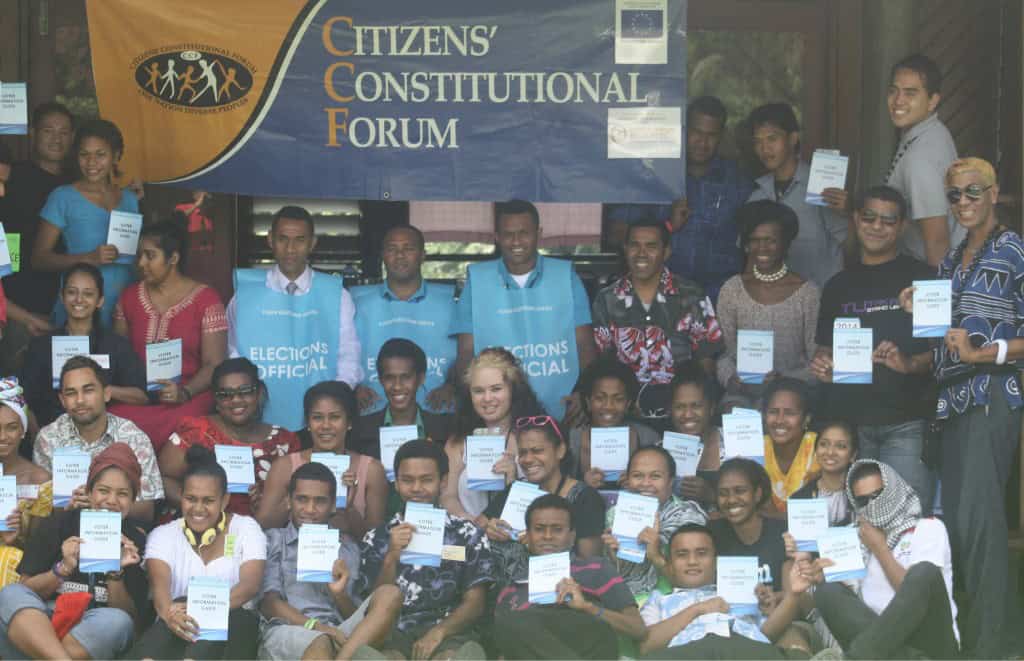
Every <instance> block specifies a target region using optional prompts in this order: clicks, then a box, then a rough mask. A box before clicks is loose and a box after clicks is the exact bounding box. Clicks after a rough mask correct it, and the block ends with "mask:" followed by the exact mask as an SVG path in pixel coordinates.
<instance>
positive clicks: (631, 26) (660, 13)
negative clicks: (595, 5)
mask: <svg viewBox="0 0 1024 661" xmlns="http://www.w3.org/2000/svg"><path fill="white" fill-rule="evenodd" d="M666 5H667V2H666V0H616V1H615V64H666V63H668V15H667V13H668V12H667V11H666V9H667V7H666Z"/></svg>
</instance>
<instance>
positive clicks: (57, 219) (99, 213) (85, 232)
mask: <svg viewBox="0 0 1024 661" xmlns="http://www.w3.org/2000/svg"><path fill="white" fill-rule="evenodd" d="M116 209H117V210H118V211H129V212H131V213H138V212H139V200H138V198H136V197H135V193H133V192H131V191H130V190H122V191H121V200H120V201H119V202H118V203H117V207H116ZM39 216H40V217H41V218H42V219H43V220H45V221H46V222H48V223H50V224H51V225H53V226H54V227H56V228H57V229H59V230H60V232H61V235H63V237H64V243H65V244H67V247H68V254H69V255H81V254H85V253H90V252H92V251H93V250H96V248H98V247H100V246H102V245H103V244H105V243H106V242H107V230H108V229H109V225H110V212H109V211H107V210H106V209H104V208H103V207H100V206H97V205H96V204H94V203H93V202H91V201H90V200H89V199H87V198H86V197H85V196H84V195H82V194H81V193H80V192H79V191H78V189H77V188H75V187H74V186H73V185H71V184H68V185H65V186H58V187H57V188H55V189H54V190H53V192H52V193H50V196H49V197H47V198H46V204H45V205H44V206H43V210H42V211H40V212H39ZM100 272H101V273H102V274H103V299H104V300H103V309H102V311H101V317H102V320H103V325H104V326H106V327H109V326H110V319H111V316H112V315H113V312H114V306H115V305H116V304H117V300H118V298H120V297H121V290H122V289H124V288H125V287H126V286H127V285H128V284H129V283H131V282H134V280H135V267H134V265H132V264H105V265H103V266H101V267H100ZM55 316H56V318H57V323H58V324H60V323H63V322H64V319H65V318H66V312H65V310H64V307H63V305H61V303H60V301H58V302H57V306H56V308H55Z"/></svg>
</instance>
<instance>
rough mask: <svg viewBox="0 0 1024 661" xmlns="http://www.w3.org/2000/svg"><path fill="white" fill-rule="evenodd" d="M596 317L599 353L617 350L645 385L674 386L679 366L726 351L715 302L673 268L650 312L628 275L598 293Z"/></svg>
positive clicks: (664, 277)
mask: <svg viewBox="0 0 1024 661" xmlns="http://www.w3.org/2000/svg"><path fill="white" fill-rule="evenodd" d="M591 313H592V316H593V320H594V322H593V323H594V340H595V341H596V342H597V346H598V349H600V350H601V351H614V352H615V355H616V357H617V358H618V359H619V361H620V362H622V363H624V364H626V365H629V366H630V367H631V368H632V369H633V372H634V373H635V374H636V378H637V380H639V381H640V383H642V384H646V383H668V382H669V381H671V380H672V375H673V374H674V373H675V365H678V364H680V363H683V362H685V361H687V360H690V359H701V358H713V357H715V356H717V355H718V354H719V353H721V352H722V350H723V348H724V346H723V343H722V329H721V328H720V327H719V325H718V319H717V318H716V317H715V310H714V307H713V306H712V305H711V300H710V299H709V298H708V297H707V296H705V295H704V291H703V290H702V289H701V288H700V285H697V284H696V283H694V282H691V281H689V280H684V279H682V278H680V277H678V276H676V275H673V274H672V273H671V272H670V271H669V270H668V269H667V268H665V269H663V270H662V273H661V282H660V283H659V284H658V293H657V294H656V295H655V297H654V300H653V301H652V302H651V307H650V309H648V310H645V309H644V306H643V303H641V302H640V298H639V297H638V296H636V295H635V293H634V291H633V281H632V279H631V278H630V277H629V275H625V276H623V277H622V278H620V279H619V280H617V281H616V282H614V283H612V284H610V285H608V286H607V287H605V288H604V289H602V290H601V291H600V292H598V294H597V296H596V297H595V298H594V304H593V306H592V310H591Z"/></svg>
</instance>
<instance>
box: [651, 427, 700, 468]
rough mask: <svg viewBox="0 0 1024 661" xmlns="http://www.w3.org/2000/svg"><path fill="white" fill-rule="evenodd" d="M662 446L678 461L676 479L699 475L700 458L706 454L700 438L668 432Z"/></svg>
mask: <svg viewBox="0 0 1024 661" xmlns="http://www.w3.org/2000/svg"><path fill="white" fill-rule="evenodd" d="M661 446H662V447H663V448H665V450H667V451H668V453H669V454H670V455H672V458H673V459H675V461H676V475H675V476H676V477H690V476H693V475H696V474H697V466H699V465H700V456H701V454H702V453H703V452H704V444H703V443H701V441H700V437H698V436H691V435H690V434H679V433H677V432H674V431H667V432H665V435H664V437H663V438H662V440H661Z"/></svg>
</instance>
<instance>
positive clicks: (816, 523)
mask: <svg viewBox="0 0 1024 661" xmlns="http://www.w3.org/2000/svg"><path fill="white" fill-rule="evenodd" d="M786 518H787V519H788V521H789V526H788V528H789V534H791V535H793V539H795V540H796V549H797V550H798V551H817V550H818V542H817V540H818V538H819V537H821V536H822V535H825V534H827V533H828V528H829V521H828V498H806V499H805V498H790V499H789V500H788V501H787V502H786Z"/></svg>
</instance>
